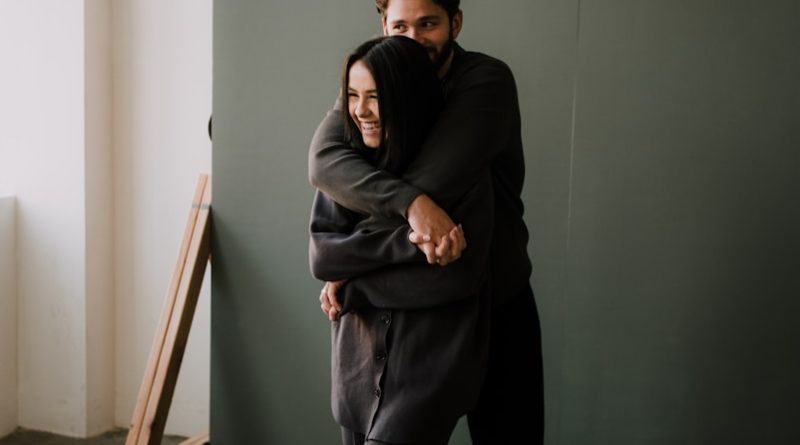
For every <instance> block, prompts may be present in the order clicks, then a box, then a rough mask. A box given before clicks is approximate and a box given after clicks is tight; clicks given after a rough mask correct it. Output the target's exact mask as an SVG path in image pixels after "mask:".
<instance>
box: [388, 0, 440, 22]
mask: <svg viewBox="0 0 800 445" xmlns="http://www.w3.org/2000/svg"><path fill="white" fill-rule="evenodd" d="M442 16H445V17H446V16H447V11H445V10H444V8H442V7H441V6H439V5H438V4H436V3H435V2H434V1H433V0H390V1H389V4H388V7H387V8H386V17H385V19H386V20H387V21H389V22H397V21H418V20H421V19H436V18H439V19H440V18H442Z"/></svg>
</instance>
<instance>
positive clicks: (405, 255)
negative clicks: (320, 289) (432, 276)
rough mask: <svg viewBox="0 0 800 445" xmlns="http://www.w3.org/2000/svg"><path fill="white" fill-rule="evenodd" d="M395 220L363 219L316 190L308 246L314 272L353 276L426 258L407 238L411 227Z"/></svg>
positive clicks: (323, 275)
mask: <svg viewBox="0 0 800 445" xmlns="http://www.w3.org/2000/svg"><path fill="white" fill-rule="evenodd" d="M396 222H397V220H394V221H391V220H389V221H383V222H381V221H377V220H372V219H367V220H365V219H364V216H363V215H359V214H357V213H355V212H353V211H351V210H348V209H346V208H344V207H342V206H341V205H339V204H337V203H336V202H334V201H333V200H332V199H330V198H329V197H327V196H326V195H325V194H324V193H322V192H320V191H317V193H316V195H315V197H314V204H313V206H312V210H311V223H310V241H309V249H308V258H309V266H310V268H311V274H312V275H313V276H314V277H315V278H317V279H319V280H323V281H336V280H342V279H351V278H354V277H356V276H359V275H363V274H366V273H369V272H371V271H374V270H376V269H379V268H381V267H384V266H387V265H390V264H409V263H414V262H418V263H419V262H424V261H425V256H424V255H423V254H422V253H421V252H420V251H419V249H417V247H416V246H415V245H414V244H412V243H411V242H410V241H408V234H409V232H410V230H411V228H410V227H409V226H408V224H403V223H402V220H400V222H401V224H397V223H396Z"/></svg>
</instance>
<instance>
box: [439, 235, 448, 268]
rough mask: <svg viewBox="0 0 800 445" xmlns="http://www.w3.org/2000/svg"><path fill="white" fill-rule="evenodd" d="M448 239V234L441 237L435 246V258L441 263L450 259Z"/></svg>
mask: <svg viewBox="0 0 800 445" xmlns="http://www.w3.org/2000/svg"><path fill="white" fill-rule="evenodd" d="M449 254H450V237H449V234H448V235H445V236H443V237H441V238H440V239H439V243H438V244H437V245H436V257H437V258H439V260H440V261H439V264H442V263H441V261H449V259H450V255H449Z"/></svg>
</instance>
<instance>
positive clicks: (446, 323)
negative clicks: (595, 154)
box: [309, 37, 493, 444]
mask: <svg viewBox="0 0 800 445" xmlns="http://www.w3.org/2000/svg"><path fill="white" fill-rule="evenodd" d="M440 88H441V86H440V82H439V79H438V78H437V76H436V73H435V71H434V68H433V66H432V64H431V63H430V60H429V57H428V54H427V52H426V51H425V49H424V48H423V47H422V46H421V45H419V44H418V43H417V42H415V41H413V40H411V39H408V38H405V37H386V38H378V39H374V40H370V41H368V42H366V43H364V44H363V45H361V46H360V47H358V48H357V49H356V50H355V51H354V52H353V53H352V54H351V55H350V56H349V57H348V58H347V59H346V61H345V64H344V70H343V75H342V91H343V94H344V95H345V97H346V98H347V107H344V106H343V107H342V119H343V120H344V125H345V136H346V140H347V142H348V143H349V144H350V146H351V147H352V148H353V155H354V156H362V157H363V158H364V159H365V160H366V161H367V162H372V163H375V164H376V165H378V166H380V168H381V169H382V170H384V171H385V172H387V173H389V174H394V175H398V176H401V175H402V173H403V170H404V169H405V168H406V167H407V166H408V165H409V164H410V163H412V162H413V161H414V157H415V154H416V151H417V150H418V149H419V147H420V145H421V143H422V142H423V140H424V138H425V135H426V133H427V131H428V130H429V129H430V127H431V126H432V125H433V124H434V122H435V120H436V117H437V113H438V111H439V109H440V108H441V106H442V103H443V98H442V92H441V89H440ZM491 185H492V183H491V177H490V176H489V172H488V171H486V172H483V173H482V174H480V175H479V176H478V177H476V178H475V185H474V187H473V188H472V189H471V190H470V191H469V192H468V193H466V194H465V195H464V196H460V197H457V198H455V199H453V202H448V203H440V205H442V207H443V208H444V209H445V210H446V211H448V213H449V214H450V215H451V217H452V218H453V219H454V220H456V221H461V222H462V223H463V226H464V229H465V231H466V233H469V234H479V235H480V236H476V237H474V238H471V239H470V248H469V249H468V250H466V251H464V254H463V255H462V257H461V258H460V259H459V260H458V261H456V262H454V263H452V264H450V265H448V266H444V267H442V266H437V265H429V264H427V261H426V258H425V255H423V254H422V253H421V252H420V250H419V249H418V248H417V247H416V246H415V245H414V244H412V243H410V242H409V240H408V235H409V233H410V231H411V229H410V228H409V226H408V224H407V223H406V221H405V220H404V219H403V218H401V217H400V216H396V217H394V218H392V217H377V216H368V215H361V214H358V213H356V212H353V211H351V210H348V209H346V208H344V207H342V206H340V205H339V204H337V203H336V202H334V201H333V200H331V199H330V198H328V197H327V196H325V194H323V193H321V192H319V191H318V192H317V194H316V196H315V199H314V205H313V208H312V215H311V225H310V231H311V242H310V246H309V259H310V265H311V271H312V273H313V275H314V276H315V277H316V278H318V279H321V280H324V281H339V280H347V283H346V284H345V285H344V287H343V288H342V291H341V292H340V294H339V299H340V301H341V302H342V311H341V313H339V314H338V318H336V321H334V322H333V325H332V409H333V414H334V417H335V419H336V420H337V421H338V422H339V424H340V425H341V426H342V438H343V442H344V443H345V444H349V443H365V440H366V441H368V443H384V442H388V443H395V444H423V443H426V444H427V443H431V444H446V443H447V441H448V439H449V437H450V434H451V433H452V430H453V428H454V426H455V423H456V421H457V420H458V418H459V417H460V416H461V415H463V414H465V413H466V412H468V411H469V410H470V409H471V408H472V407H473V406H474V405H475V403H476V401H477V398H478V395H479V394H478V391H479V388H480V386H481V382H482V379H483V375H484V366H485V360H486V353H487V348H486V346H487V339H488V330H487V329H488V315H489V307H488V304H487V303H488V295H487V289H488V287H487V280H488V277H487V272H486V270H487V267H486V262H487V258H488V251H489V244H490V234H491V231H492V223H493V215H492V211H491V209H493V202H492V196H493V194H492V188H491ZM332 318H333V317H332Z"/></svg>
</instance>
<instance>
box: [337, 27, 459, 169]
mask: <svg viewBox="0 0 800 445" xmlns="http://www.w3.org/2000/svg"><path fill="white" fill-rule="evenodd" d="M359 60H360V61H363V62H364V65H366V67H367V69H368V70H369V71H370V73H371V74H372V77H373V78H374V79H375V87H376V89H377V93H378V112H379V113H380V121H381V141H382V142H381V146H380V148H379V151H378V162H379V164H378V165H379V167H380V168H382V169H385V170H388V171H390V172H392V173H395V174H399V173H401V172H402V171H403V170H404V169H405V168H406V167H407V166H408V164H409V163H410V162H411V160H412V159H413V158H414V156H416V153H417V150H418V149H419V146H420V145H421V144H422V142H423V141H424V140H425V135H426V134H427V133H428V130H430V128H431V126H432V125H433V123H434V122H435V121H436V117H437V115H438V113H439V110H440V109H441V107H442V103H443V102H444V98H443V94H442V85H441V82H440V81H439V77H438V76H437V74H436V71H435V69H434V67H433V64H432V63H431V61H430V57H429V56H428V52H427V51H426V50H425V48H423V47H422V45H420V44H419V43H417V42H415V41H414V40H412V39H410V38H408V37H402V36H393V37H379V38H376V39H373V40H369V41H367V42H365V43H363V44H361V46H359V47H358V48H356V50H355V51H353V53H352V54H350V55H349V56H348V57H347V58H346V59H345V63H344V72H343V74H342V99H343V103H342V114H343V118H344V121H345V137H346V139H347V141H348V142H351V143H352V142H355V143H358V144H362V145H363V140H362V138H361V132H360V131H359V130H358V127H356V124H355V122H353V119H352V118H351V117H350V113H349V107H348V104H347V90H348V85H349V83H350V68H351V67H352V66H353V64H355V63H356V62H357V61H359Z"/></svg>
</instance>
